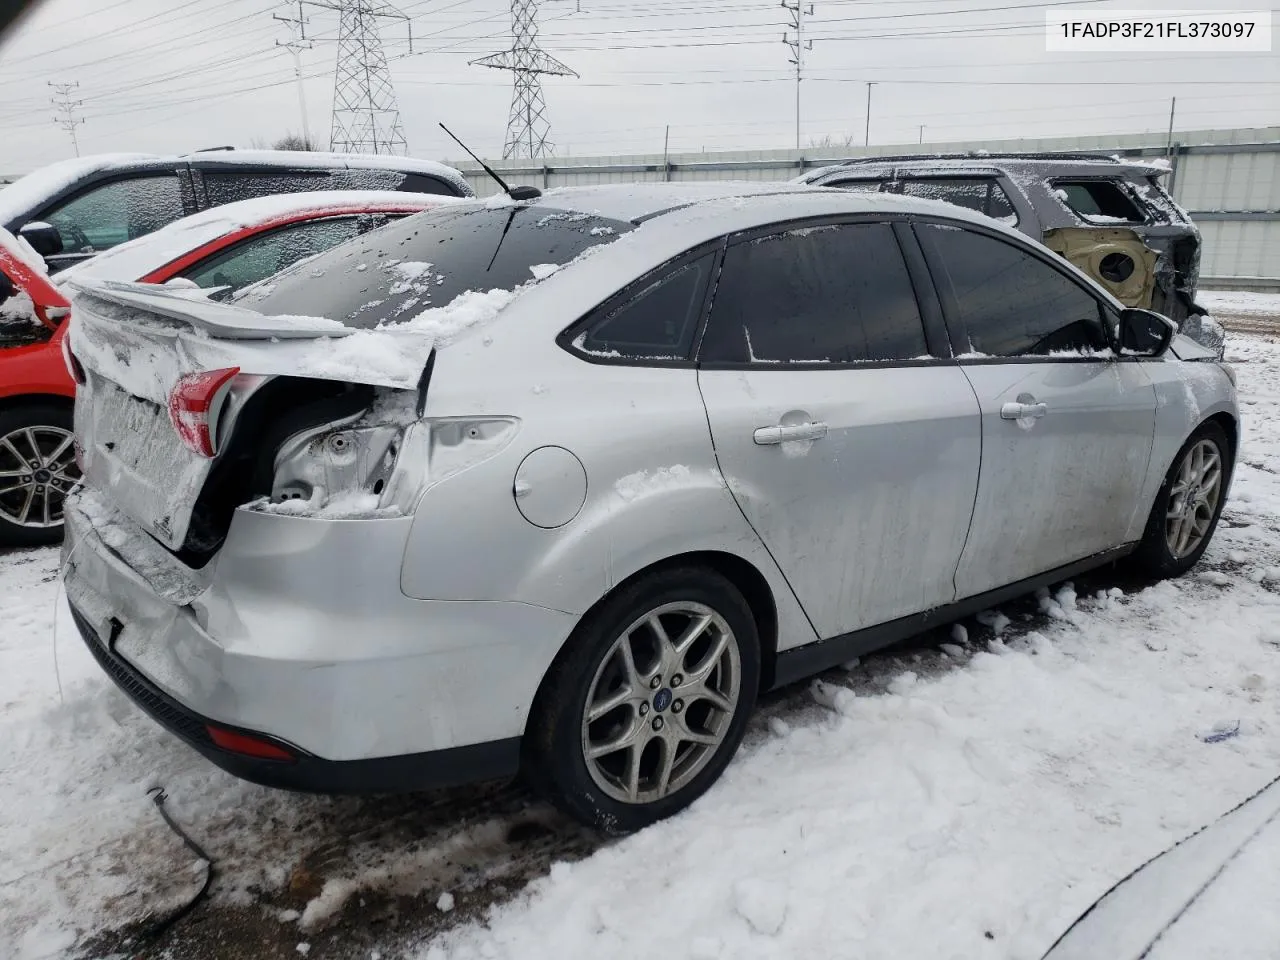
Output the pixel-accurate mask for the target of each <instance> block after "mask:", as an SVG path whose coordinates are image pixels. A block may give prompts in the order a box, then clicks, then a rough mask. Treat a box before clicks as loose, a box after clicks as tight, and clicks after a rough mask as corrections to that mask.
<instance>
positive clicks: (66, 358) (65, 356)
mask: <svg viewBox="0 0 1280 960" xmlns="http://www.w3.org/2000/svg"><path fill="white" fill-rule="evenodd" d="M62 362H63V363H64V364H66V367H67V373H69V374H71V379H72V380H74V381H75V382H76V386H78V387H83V386H84V381H85V376H84V367H82V366H80V361H79V360H77V359H76V355H75V354H74V353H72V352H71V337H70V335H69V333H67V334H63V336H62Z"/></svg>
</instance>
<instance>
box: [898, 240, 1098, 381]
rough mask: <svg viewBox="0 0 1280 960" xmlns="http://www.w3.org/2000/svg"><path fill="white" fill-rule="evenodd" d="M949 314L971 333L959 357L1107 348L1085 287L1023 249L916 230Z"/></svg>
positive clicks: (958, 348)
mask: <svg viewBox="0 0 1280 960" xmlns="http://www.w3.org/2000/svg"><path fill="white" fill-rule="evenodd" d="M916 232H917V235H918V236H919V237H920V243H921V245H922V246H923V247H924V250H925V255H926V257H927V258H928V261H929V268H930V271H931V272H932V274H933V280H934V284H935V285H936V286H937V288H938V293H939V296H941V298H942V301H943V305H944V307H945V308H946V310H947V314H948V318H949V319H950V320H951V321H952V323H953V336H954V335H955V330H954V327H955V326H956V325H958V326H959V327H960V328H961V329H962V330H963V331H964V333H965V334H966V335H967V336H968V341H969V343H968V346H967V347H966V346H965V345H964V343H963V342H961V343H958V344H956V352H957V353H958V354H961V355H963V354H966V353H969V354H974V353H976V354H981V355H986V356H993V357H1020V356H1037V355H1041V356H1042V355H1046V354H1050V353H1054V352H1058V351H1072V352H1078V351H1095V350H1103V349H1105V348H1106V346H1107V340H1106V336H1105V334H1104V331H1103V327H1102V322H1101V316H1100V313H1099V304H1098V301H1097V300H1096V299H1095V298H1094V296H1093V295H1092V294H1091V293H1089V291H1087V290H1086V289H1085V288H1084V287H1082V286H1080V284H1078V283H1076V282H1075V281H1074V280H1072V279H1070V278H1069V277H1067V276H1066V275H1064V274H1062V273H1059V272H1058V271H1057V270H1056V269H1054V268H1053V267H1051V266H1049V265H1048V264H1047V263H1045V262H1044V261H1042V260H1040V259H1038V258H1036V257H1034V256H1032V255H1031V254H1029V253H1027V252H1026V251H1024V250H1022V249H1020V248H1019V247H1016V246H1014V245H1013V244H1011V243H1006V242H1004V241H1003V240H997V239H995V238H994V237H989V236H987V235H985V234H981V233H976V232H973V231H970V230H962V229H959V228H957V227H952V226H941V225H938V224H921V225H918V226H917V227H916Z"/></svg>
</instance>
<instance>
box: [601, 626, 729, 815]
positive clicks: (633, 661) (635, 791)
mask: <svg viewBox="0 0 1280 960" xmlns="http://www.w3.org/2000/svg"><path fill="white" fill-rule="evenodd" d="M741 692H742V655H741V652H740V650H739V648H738V640H737V638H736V637H735V636H734V633H733V631H732V630H731V629H730V628H729V625H728V623H727V622H726V621H725V619H724V618H723V617H721V616H720V615H719V614H718V613H716V612H715V611H714V610H712V609H711V608H710V607H708V606H705V605H703V604H700V603H694V602H678V603H667V604H663V605H661V606H659V607H656V608H654V609H653V610H651V611H649V612H648V613H646V614H644V615H643V616H641V617H639V618H637V619H636V620H635V621H634V622H633V623H632V624H631V626H629V627H628V628H627V629H626V630H624V631H623V632H622V635H621V636H619V637H618V639H617V640H616V641H614V643H613V645H612V646H611V647H610V648H609V651H608V653H607V654H605V656H604V658H603V660H602V661H601V663H600V666H599V668H598V669H597V670H596V673H595V677H594V678H593V679H592V681H591V686H590V688H589V691H588V695H587V702H586V707H585V709H584V711H583V716H582V754H583V759H584V760H585V761H586V765H587V769H588V771H589V772H590V774H591V778H592V780H594V781H595V783H596V785H597V786H598V787H599V788H600V789H601V790H603V791H604V792H605V793H606V794H607V795H608V796H610V797H612V798H613V799H615V800H618V801H621V802H623V803H628V804H645V803H652V802H654V801H656V800H660V799H662V798H663V797H666V796H668V795H670V794H672V793H674V792H675V791H677V790H679V789H681V788H682V787H684V786H685V785H687V784H688V783H689V782H690V781H691V780H693V778H694V777H696V776H697V775H698V773H699V772H700V771H701V770H703V769H704V768H705V767H706V766H707V764H708V763H710V761H711V759H712V758H713V757H714V756H715V755H716V752H717V750H718V749H719V747H720V745H721V744H722V743H723V742H724V739H725V736H726V735H727V733H728V731H729V727H730V724H731V723H732V721H733V717H734V713H735V712H736V710H737V708H738V700H739V697H740V695H741Z"/></svg>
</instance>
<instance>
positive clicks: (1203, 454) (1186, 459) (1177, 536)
mask: <svg viewBox="0 0 1280 960" xmlns="http://www.w3.org/2000/svg"><path fill="white" fill-rule="evenodd" d="M1221 497H1222V454H1221V453H1220V452H1219V450H1218V445H1217V444H1216V443H1214V442H1213V441H1212V440H1201V441H1200V442H1199V443H1197V444H1196V445H1195V446H1193V447H1192V448H1191V449H1190V450H1188V451H1187V452H1186V454H1185V455H1183V458H1182V463H1181V464H1179V466H1178V474H1177V479H1175V480H1174V483H1173V486H1172V487H1170V488H1169V502H1168V508H1167V511H1166V513H1165V525H1164V539H1165V545H1166V546H1167V547H1168V548H1169V554H1170V555H1171V556H1172V557H1173V558H1174V559H1175V560H1181V559H1182V558H1183V557H1186V556H1189V555H1190V554H1192V553H1193V552H1195V550H1196V549H1197V548H1198V547H1199V546H1200V544H1201V543H1202V542H1203V541H1204V538H1205V536H1206V535H1207V534H1208V532H1209V528H1210V526H1211V525H1212V524H1213V518H1214V517H1215V516H1217V512H1218V501H1219V500H1220V499H1221Z"/></svg>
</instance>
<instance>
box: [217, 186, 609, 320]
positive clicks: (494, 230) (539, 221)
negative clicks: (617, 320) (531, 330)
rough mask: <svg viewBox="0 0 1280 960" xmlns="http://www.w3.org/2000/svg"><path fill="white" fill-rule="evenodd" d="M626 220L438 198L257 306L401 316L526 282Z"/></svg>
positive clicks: (292, 278) (302, 272) (299, 275)
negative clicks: (443, 201) (441, 201)
mask: <svg viewBox="0 0 1280 960" xmlns="http://www.w3.org/2000/svg"><path fill="white" fill-rule="evenodd" d="M632 229H634V226H633V225H632V224H630V223H625V222H623V221H620V220H612V219H609V218H606V217H600V216H596V215H595V214H590V213H578V212H574V211H569V210H560V209H557V208H555V207H547V206H544V205H543V204H541V203H536V204H530V205H528V206H525V205H522V204H517V205H515V206H508V207H492V208H491V207H486V206H483V205H471V204H452V203H451V204H443V205H441V206H440V207H437V208H435V209H433V210H427V211H425V212H423V213H415V214H413V215H412V216H408V217H405V218H404V219H403V220H399V221H397V222H395V223H392V224H389V225H387V226H385V227H383V228H382V229H381V230H374V231H372V232H371V233H367V234H365V235H363V236H362V237H360V238H358V239H357V240H355V241H354V242H352V243H345V244H342V245H341V246H338V247H335V248H334V249H332V250H329V251H327V252H325V253H323V254H321V255H320V256H318V257H316V258H315V259H314V260H309V261H307V263H305V264H297V265H295V266H294V267H292V268H290V269H288V270H286V271H285V272H284V273H282V274H281V275H280V276H278V277H276V278H275V279H274V280H273V281H272V282H271V284H270V285H269V286H270V291H269V292H264V291H262V290H255V292H254V293H253V297H254V304H253V309H255V310H259V311H261V312H263V313H290V314H299V315H302V316H308V317H328V318H329V319H331V320H337V321H339V322H340V323H344V324H346V325H347V326H349V327H360V328H373V327H376V326H378V325H379V324H382V323H402V322H404V321H407V320H411V319H413V318H414V317H415V316H417V315H418V314H419V313H421V312H422V311H423V310H427V309H433V308H437V307H446V306H448V305H449V304H450V303H452V302H453V301H454V300H455V299H457V298H458V297H460V296H461V295H462V294H464V293H467V292H469V291H473V290H474V291H492V290H514V289H516V288H517V287H519V286H521V285H522V284H525V283H532V282H534V280H535V279H536V278H537V277H539V276H546V275H547V274H548V273H551V272H554V268H555V267H558V266H563V265H564V264H566V263H568V262H569V261H570V260H572V259H573V258H574V257H576V256H578V254H580V253H582V252H583V251H585V250H587V249H589V248H591V247H596V246H600V245H601V244H606V243H611V242H613V241H614V240H616V239H617V238H618V237H619V236H621V235H622V234H624V233H626V232H628V231H630V230H632ZM249 295H250V294H249V292H248V291H245V292H244V293H243V294H241V296H249ZM572 319H573V318H572V317H566V318H565V322H566V323H567V322H569V321H570V320H572Z"/></svg>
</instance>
